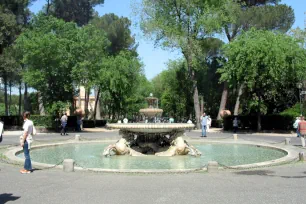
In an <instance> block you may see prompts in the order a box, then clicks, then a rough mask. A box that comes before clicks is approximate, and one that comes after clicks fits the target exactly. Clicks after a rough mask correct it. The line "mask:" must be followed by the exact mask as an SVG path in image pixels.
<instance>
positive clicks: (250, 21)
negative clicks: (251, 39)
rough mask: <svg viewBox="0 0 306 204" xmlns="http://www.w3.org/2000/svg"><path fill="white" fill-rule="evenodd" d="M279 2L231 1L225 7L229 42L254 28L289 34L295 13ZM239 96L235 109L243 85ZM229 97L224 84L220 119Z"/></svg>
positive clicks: (225, 28) (273, 0)
mask: <svg viewBox="0 0 306 204" xmlns="http://www.w3.org/2000/svg"><path fill="white" fill-rule="evenodd" d="M279 2H280V1H279V0H241V1H238V2H235V1H229V2H228V4H227V5H226V7H225V15H226V16H228V17H229V18H228V19H230V20H229V21H227V22H224V26H223V27H224V33H225V34H226V36H227V39H228V41H229V42H232V41H233V40H234V39H235V38H236V37H237V36H238V35H239V34H241V33H242V32H243V31H247V30H249V29H251V28H253V27H255V28H257V29H265V30H277V31H281V32H284V33H285V32H287V31H288V30H289V29H290V28H291V26H292V25H293V23H294V20H295V18H294V11H293V9H292V8H291V7H289V6H287V5H279V4H278V3H279ZM238 86H239V87H238V90H239V91H238V96H237V100H236V101H237V103H236V105H235V106H236V108H235V114H237V107H239V101H240V100H239V98H240V96H241V94H242V89H243V85H242V84H240V85H238ZM227 96H228V84H227V83H226V82H225V83H224V88H223V93H222V97H221V101H220V108H219V112H218V117H217V118H218V119H221V117H220V112H221V111H222V110H224V109H225V108H226V103H227Z"/></svg>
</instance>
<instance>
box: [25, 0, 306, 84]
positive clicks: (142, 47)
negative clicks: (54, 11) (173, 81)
mask: <svg viewBox="0 0 306 204" xmlns="http://www.w3.org/2000/svg"><path fill="white" fill-rule="evenodd" d="M137 1H139V0H105V3H104V4H103V5H102V6H97V7H96V8H95V9H96V11H97V12H98V13H99V15H100V16H102V15H104V14H106V13H114V14H116V15H118V16H123V17H128V18H130V19H131V20H132V24H133V26H131V30H132V33H133V35H135V39H136V42H137V43H138V44H139V46H138V54H139V57H140V59H141V60H142V63H143V64H144V71H145V75H146V77H147V78H148V79H149V80H150V79H152V78H154V77H155V76H156V75H157V74H159V73H160V72H162V71H163V70H165V69H166V68H167V65H166V64H167V62H168V61H169V60H175V59H177V58H180V57H181V56H182V55H181V54H180V53H179V52H178V51H173V50H163V49H161V48H159V47H155V46H154V41H152V40H149V39H147V38H145V37H144V36H143V34H142V32H141V30H140V28H139V26H137V25H135V15H134V14H133V9H132V5H133V4H134V3H135V2H137ZM45 2H46V0H37V1H35V2H34V3H33V5H31V7H30V10H31V11H32V12H34V13H37V12H38V11H40V10H41V9H42V7H43V5H44V4H45ZM282 3H283V4H287V5H289V6H291V7H292V8H293V9H294V12H295V23H294V25H293V27H292V28H296V27H300V28H305V26H304V20H306V14H304V13H305V12H306V0H282Z"/></svg>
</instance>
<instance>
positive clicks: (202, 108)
mask: <svg viewBox="0 0 306 204" xmlns="http://www.w3.org/2000/svg"><path fill="white" fill-rule="evenodd" d="M200 103H201V108H200V114H201V115H203V113H204V97H203V96H200Z"/></svg>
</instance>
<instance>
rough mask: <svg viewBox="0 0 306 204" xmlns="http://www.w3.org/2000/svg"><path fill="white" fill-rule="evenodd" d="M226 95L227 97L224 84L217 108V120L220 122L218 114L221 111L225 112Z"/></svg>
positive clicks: (226, 87) (226, 84)
mask: <svg viewBox="0 0 306 204" xmlns="http://www.w3.org/2000/svg"><path fill="white" fill-rule="evenodd" d="M227 95H228V83H227V82H224V87H223V92H222V97H221V102H220V107H219V112H218V116H217V120H221V115H220V113H221V111H223V110H225V107H226V102H227Z"/></svg>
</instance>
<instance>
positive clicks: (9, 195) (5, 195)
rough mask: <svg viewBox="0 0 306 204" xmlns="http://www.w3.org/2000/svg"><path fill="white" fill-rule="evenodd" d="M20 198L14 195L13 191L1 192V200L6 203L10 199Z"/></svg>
mask: <svg viewBox="0 0 306 204" xmlns="http://www.w3.org/2000/svg"><path fill="white" fill-rule="evenodd" d="M19 198H20V196H13V194H12V193H3V194H0V202H1V203H6V202H9V201H15V200H18V199H19Z"/></svg>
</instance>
